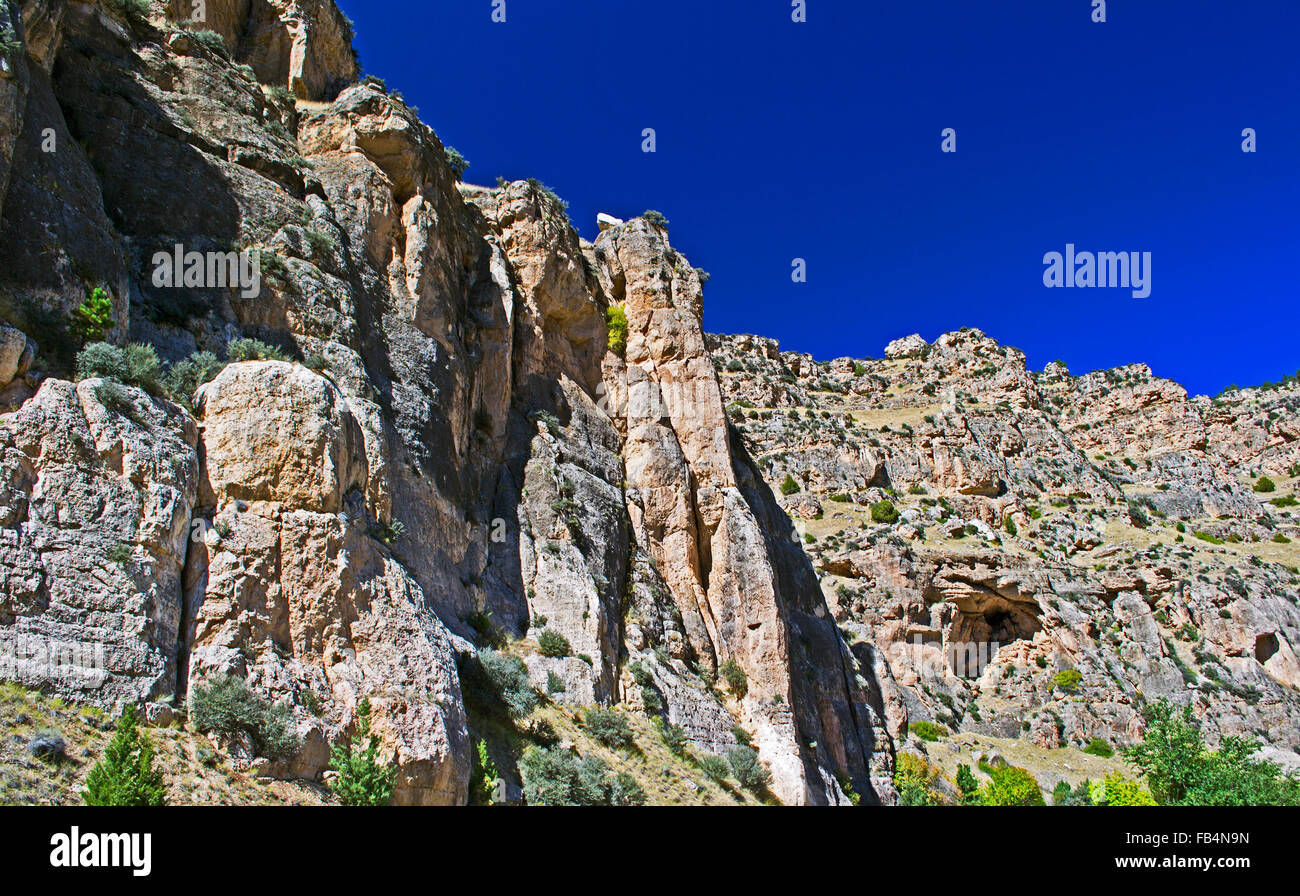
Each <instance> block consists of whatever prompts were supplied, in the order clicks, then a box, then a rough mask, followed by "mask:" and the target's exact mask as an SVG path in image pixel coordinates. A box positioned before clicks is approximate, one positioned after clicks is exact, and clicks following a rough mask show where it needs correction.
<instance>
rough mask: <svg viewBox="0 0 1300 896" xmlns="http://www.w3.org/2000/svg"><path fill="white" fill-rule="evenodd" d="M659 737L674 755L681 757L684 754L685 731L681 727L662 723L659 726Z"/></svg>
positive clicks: (665, 722)
mask: <svg viewBox="0 0 1300 896" xmlns="http://www.w3.org/2000/svg"><path fill="white" fill-rule="evenodd" d="M659 736H660V737H662V738H663V739H664V746H666V747H667V748H668V750H669V752H671V753H673V754H674V755H676V756H681V755H682V754H683V753H685V752H686V729H685V728H683V727H682V726H681V725H674V724H673V723H672V722H667V721H664V722H662V723H661V724H660V726H659Z"/></svg>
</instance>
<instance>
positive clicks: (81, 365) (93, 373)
mask: <svg viewBox="0 0 1300 896" xmlns="http://www.w3.org/2000/svg"><path fill="white" fill-rule="evenodd" d="M96 378H101V379H112V380H117V381H118V382H124V381H125V380H126V355H125V353H123V351H122V350H121V349H120V348H118V347H117V346H115V345H109V344H108V343H107V342H92V343H91V344H90V345H87V346H86V347H85V348H83V349H82V350H81V351H80V352H78V353H77V379H79V380H89V379H96Z"/></svg>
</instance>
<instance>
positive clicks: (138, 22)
mask: <svg viewBox="0 0 1300 896" xmlns="http://www.w3.org/2000/svg"><path fill="white" fill-rule="evenodd" d="M105 5H106V6H107V7H108V8H109V9H110V10H111V11H112V12H115V13H117V15H119V16H121V17H122V19H123V20H124V21H125V22H126V23H127V24H128V25H130V26H131V28H133V29H135V30H137V31H138V30H140V29H141V28H143V27H144V26H145V25H147V24H149V0H107V2H106V3H105Z"/></svg>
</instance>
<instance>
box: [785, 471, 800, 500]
mask: <svg viewBox="0 0 1300 896" xmlns="http://www.w3.org/2000/svg"><path fill="white" fill-rule="evenodd" d="M797 491H799V483H797V482H795V481H794V477H793V476H791V475H790V474H789V473H786V474H785V481H784V482H782V483H781V494H783V495H785V496H786V497H787V498H788V497H790V496H791V495H793V494H794V493H795V492H797Z"/></svg>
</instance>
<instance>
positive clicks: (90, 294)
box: [72, 286, 116, 343]
mask: <svg viewBox="0 0 1300 896" xmlns="http://www.w3.org/2000/svg"><path fill="white" fill-rule="evenodd" d="M114 323H116V321H114V319H113V299H112V298H111V297H110V296H109V294H108V291H107V290H105V289H102V288H101V287H98V286H97V287H95V288H94V289H91V290H88V291H87V292H86V301H84V302H82V303H81V305H80V307H78V308H77V309H76V310H75V311H73V312H72V330H73V332H74V333H76V334H77V338H79V339H80V340H81V341H82V342H83V343H86V342H99V341H100V340H101V339H103V338H104V334H105V333H107V332H108V331H109V330H111V329H113V325H114Z"/></svg>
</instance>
